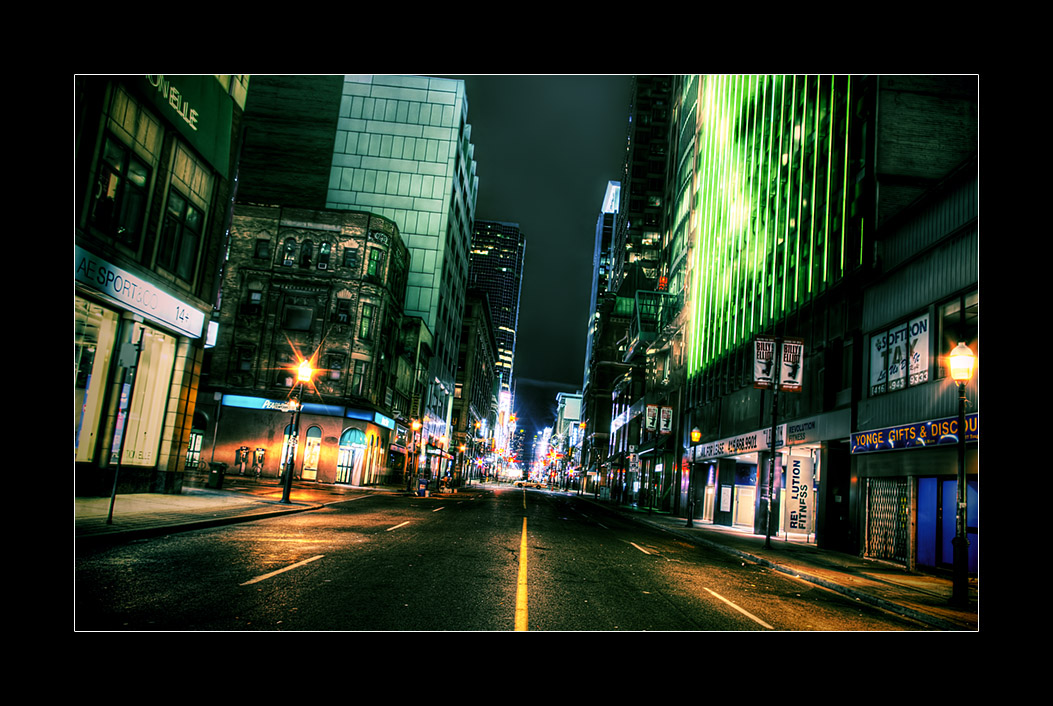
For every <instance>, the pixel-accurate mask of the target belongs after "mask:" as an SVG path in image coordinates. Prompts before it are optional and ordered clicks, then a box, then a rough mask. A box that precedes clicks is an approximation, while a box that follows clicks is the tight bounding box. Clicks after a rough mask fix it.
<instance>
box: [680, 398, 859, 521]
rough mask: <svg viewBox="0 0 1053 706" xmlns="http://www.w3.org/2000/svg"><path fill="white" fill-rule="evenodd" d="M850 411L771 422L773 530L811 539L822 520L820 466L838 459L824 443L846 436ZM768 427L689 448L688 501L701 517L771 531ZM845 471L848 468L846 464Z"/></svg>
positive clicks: (686, 484)
mask: <svg viewBox="0 0 1053 706" xmlns="http://www.w3.org/2000/svg"><path fill="white" fill-rule="evenodd" d="M849 423H850V415H849V413H848V411H847V410H843V411H839V412H833V413H828V414H822V415H819V416H816V417H810V418H806V419H799V420H794V421H790V422H787V423H785V424H781V425H779V426H778V427H777V428H776V439H777V443H776V454H775V474H774V476H773V478H772V483H771V488H772V491H773V492H772V512H773V520H775V521H774V522H773V523H772V524H771V526H770V531H771V533H772V535H773V536H776V535H781V536H784V537H785V536H787V535H791V534H792V535H797V536H803V537H804V538H805V539H806V540H807V541H815V538H816V535H817V532H818V530H819V524H820V519H819V518H820V513H819V510H820V507H819V502H818V497H819V494H818V491H819V489H820V486H821V480H822V476H823V472H824V467H825V466H831V468H829V469H827V470H829V471H830V472H833V471H834V470H835V469H834V468H833V466H835V465H836V463H835V462H834V461H832V460H831V456H830V454H828V453H827V451H828V448H829V447H830V445H832V444H836V443H838V442H840V441H843V440H845V439H847V438H848V436H849V429H850V427H849ZM771 432H772V430H771V429H770V428H766V429H758V430H756V431H753V432H749V433H746V434H740V435H738V436H734V437H728V438H725V439H720V440H717V441H712V442H707V443H702V444H697V445H694V446H691V447H689V449H688V453H687V455H686V458H685V459H684V462H686V463H688V464H689V476H688V479H687V480H686V481H685V482H684V487H685V488H686V490H687V498H686V502H687V504H688V506H689V507H691V508H692V515H693V517H696V518H700V519H702V520H703V521H706V522H712V523H713V524H718V525H724V526H729V527H738V528H741V529H744V530H751V531H753V532H755V533H758V534H765V533H766V532H767V531H769V527H768V523H767V498H768V469H769V468H770V464H771V455H770V451H769V449H770V448H771V444H770V441H769V440H770V438H771ZM846 470H847V469H846Z"/></svg>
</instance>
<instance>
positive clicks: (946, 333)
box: [937, 292, 980, 378]
mask: <svg viewBox="0 0 1053 706" xmlns="http://www.w3.org/2000/svg"><path fill="white" fill-rule="evenodd" d="M979 307H980V297H979V293H978V292H970V293H969V294H966V295H964V296H960V297H955V298H954V299H953V300H952V301H949V302H947V303H945V304H943V305H942V306H941V307H940V350H939V352H938V354H937V359H938V361H939V366H938V373H937V374H938V375H939V377H940V378H945V377H949V376H950V374H951V371H950V367H949V366H948V365H947V356H949V355H950V353H951V351H952V350H954V347H955V346H957V345H958V343H959V342H962V343H964V344H965V345H967V346H969V348H971V349H972V350H973V353H974V354H975V353H976V352H977V351H976V343H977V341H978V336H979V329H978V316H979Z"/></svg>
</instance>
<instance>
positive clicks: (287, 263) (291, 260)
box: [282, 238, 296, 267]
mask: <svg viewBox="0 0 1053 706" xmlns="http://www.w3.org/2000/svg"><path fill="white" fill-rule="evenodd" d="M295 263H296V238H286V239H285V245H283V246H282V266H284V267H292V266H293V265H294V264H295Z"/></svg>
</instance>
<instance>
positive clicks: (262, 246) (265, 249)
mask: <svg viewBox="0 0 1053 706" xmlns="http://www.w3.org/2000/svg"><path fill="white" fill-rule="evenodd" d="M252 256H253V257H254V258H256V259H257V260H268V259H270V256H271V241H269V240H266V239H259V240H257V241H256V249H255V250H254V251H253V253H252Z"/></svg>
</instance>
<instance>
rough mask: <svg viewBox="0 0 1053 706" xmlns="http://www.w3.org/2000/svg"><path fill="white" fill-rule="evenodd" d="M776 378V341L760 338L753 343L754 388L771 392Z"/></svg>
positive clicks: (764, 337) (765, 337) (769, 338)
mask: <svg viewBox="0 0 1053 706" xmlns="http://www.w3.org/2000/svg"><path fill="white" fill-rule="evenodd" d="M774 378H775V339H774V338H771V337H769V336H758V337H757V338H756V339H754V341H753V386H754V387H756V388H758V389H760V390H770V389H771V387H772V384H773V382H772V381H773V380H774Z"/></svg>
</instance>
